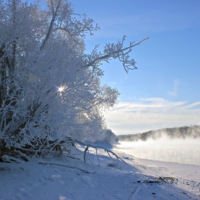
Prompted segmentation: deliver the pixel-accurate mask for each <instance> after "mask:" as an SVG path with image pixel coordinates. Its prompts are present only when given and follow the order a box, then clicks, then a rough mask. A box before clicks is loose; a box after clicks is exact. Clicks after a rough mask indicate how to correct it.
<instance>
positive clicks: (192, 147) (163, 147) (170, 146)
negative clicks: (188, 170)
mask: <svg viewBox="0 0 200 200" xmlns="http://www.w3.org/2000/svg"><path fill="white" fill-rule="evenodd" d="M117 148H118V150H120V151H122V152H125V153H127V154H131V155H133V156H135V157H138V158H144V159H150V160H159V161H167V162H177V163H184V164H192V165H199V166H200V138H196V139H195V138H186V139H170V138H169V137H167V136H163V137H161V138H158V139H155V140H153V139H149V140H147V141H141V140H139V141H134V142H123V141H122V142H121V141H120V144H119V145H117Z"/></svg>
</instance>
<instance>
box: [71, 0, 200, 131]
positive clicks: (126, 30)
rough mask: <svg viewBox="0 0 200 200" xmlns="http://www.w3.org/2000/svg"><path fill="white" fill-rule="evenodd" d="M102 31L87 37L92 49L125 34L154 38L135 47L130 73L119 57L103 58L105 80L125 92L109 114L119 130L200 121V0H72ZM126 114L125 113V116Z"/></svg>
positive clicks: (130, 38)
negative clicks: (124, 67)
mask: <svg viewBox="0 0 200 200" xmlns="http://www.w3.org/2000/svg"><path fill="white" fill-rule="evenodd" d="M72 3H73V5H74V9H75V11H76V12H77V13H85V14H86V15H87V16H88V17H90V18H93V19H94V20H95V22H96V23H98V24H99V26H100V28H101V29H100V30H99V31H97V32H96V33H95V34H94V35H93V36H92V37H87V39H86V48H87V51H91V50H92V49H93V47H94V46H95V45H96V44H100V48H101V47H103V46H104V44H105V43H108V42H117V41H118V40H120V39H121V38H122V36H123V35H126V36H127V44H128V43H129V41H135V42H138V41H140V40H141V39H143V38H146V37H148V36H149V37H150V39H149V40H147V41H145V42H144V43H142V44H141V45H140V46H137V47H135V48H134V49H133V51H132V53H131V56H132V57H133V58H134V59H135V61H136V62H137V65H136V66H137V67H138V70H134V71H130V72H129V73H128V74H126V72H125V71H124V70H123V67H122V66H121V64H120V63H119V61H117V60H114V61H111V62H110V63H109V64H107V63H103V65H102V68H103V69H104V72H105V75H104V77H103V78H102V83H104V84H108V85H110V86H112V87H115V88H117V89H118V90H119V92H120V93H121V95H120V97H119V101H118V104H117V105H116V106H115V107H114V108H112V109H110V110H109V111H108V112H106V113H105V116H106V121H107V124H108V127H109V128H111V129H112V130H113V131H114V132H115V133H116V134H131V133H138V132H143V131H147V130H151V129H159V128H165V127H174V126H184V125H193V124H200V89H199V87H200V1H199V0H190V1H188V0H162V1H159V0H151V1H149V0H72ZM122 116H123V117H122Z"/></svg>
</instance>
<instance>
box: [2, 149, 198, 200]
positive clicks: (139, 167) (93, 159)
mask: <svg viewBox="0 0 200 200" xmlns="http://www.w3.org/2000/svg"><path fill="white" fill-rule="evenodd" d="M117 154H118V155H119V156H121V158H123V159H124V160H125V162H126V164H125V163H123V162H122V161H116V160H115V159H113V158H110V157H109V156H107V154H105V153H104V152H103V151H99V156H96V155H95V154H89V155H88V156H87V163H84V161H83V153H82V154H81V155H80V154H78V152H77V151H73V157H76V159H73V158H70V157H68V156H67V155H63V157H60V158H56V159H55V158H54V159H52V158H51V159H50V158H48V159H47V158H46V159H42V160H39V161H38V160H37V161H36V160H35V161H34V160H33V161H31V162H25V163H0V177H1V178H0V200H104V199H105V200H115V199H120V200H133V199H134V200H151V199H152V200H155V199H156V200H159V199H164V200H186V199H193V200H197V199H200V166H195V165H185V164H176V163H167V162H158V161H151V160H144V159H138V158H134V157H133V156H130V155H126V154H123V153H120V152H118V153H117Z"/></svg>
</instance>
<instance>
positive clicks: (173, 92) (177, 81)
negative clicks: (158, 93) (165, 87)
mask: <svg viewBox="0 0 200 200" xmlns="http://www.w3.org/2000/svg"><path fill="white" fill-rule="evenodd" d="M180 84H181V82H180V81H179V80H174V86H173V89H172V91H169V92H168V94H169V95H171V96H174V97H176V96H177V93H178V90H179V87H180Z"/></svg>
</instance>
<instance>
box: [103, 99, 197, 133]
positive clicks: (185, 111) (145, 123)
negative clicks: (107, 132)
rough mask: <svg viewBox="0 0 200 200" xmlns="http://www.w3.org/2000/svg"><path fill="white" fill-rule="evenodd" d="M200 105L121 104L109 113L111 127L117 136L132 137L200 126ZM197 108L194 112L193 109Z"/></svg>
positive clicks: (148, 101) (162, 102)
mask: <svg viewBox="0 0 200 200" xmlns="http://www.w3.org/2000/svg"><path fill="white" fill-rule="evenodd" d="M198 105H200V102H196V103H193V104H189V105H188V104H187V102H184V101H177V102H173V101H168V100H166V99H162V98H148V99H141V100H140V101H137V102H120V103H118V104H117V105H116V106H115V107H114V108H112V109H111V110H110V111H108V112H106V113H105V117H106V121H107V125H108V127H109V128H111V129H112V130H113V131H114V132H115V133H116V134H132V133H140V132H143V131H148V130H152V129H160V128H167V127H177V126H186V125H192V124H199V123H200V108H196V109H195V108H194V107H195V106H198ZM191 108H193V109H191Z"/></svg>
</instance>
